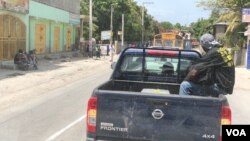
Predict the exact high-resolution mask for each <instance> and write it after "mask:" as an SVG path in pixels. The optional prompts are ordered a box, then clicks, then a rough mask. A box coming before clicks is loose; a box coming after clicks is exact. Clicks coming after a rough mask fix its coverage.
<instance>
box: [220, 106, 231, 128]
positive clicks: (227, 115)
mask: <svg viewBox="0 0 250 141" xmlns="http://www.w3.org/2000/svg"><path fill="white" fill-rule="evenodd" d="M221 112H222V113H221V125H230V124H231V122H232V115H231V109H230V107H229V106H223V107H222V111H221Z"/></svg>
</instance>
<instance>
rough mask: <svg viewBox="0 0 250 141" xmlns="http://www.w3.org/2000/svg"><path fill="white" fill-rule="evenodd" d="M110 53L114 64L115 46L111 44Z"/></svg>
mask: <svg viewBox="0 0 250 141" xmlns="http://www.w3.org/2000/svg"><path fill="white" fill-rule="evenodd" d="M109 51H110V55H111V56H110V62H111V63H112V62H113V58H114V55H115V47H114V45H113V44H110V46H109Z"/></svg>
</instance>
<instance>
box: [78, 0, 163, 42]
mask: <svg viewBox="0 0 250 141" xmlns="http://www.w3.org/2000/svg"><path fill="white" fill-rule="evenodd" d="M92 1H93V16H94V17H96V18H97V21H95V22H94V25H95V27H96V28H95V29H96V30H95V31H94V32H93V37H95V38H97V40H100V35H101V31H105V30H110V23H111V6H112V7H113V9H114V11H113V33H114V34H113V38H114V39H115V40H120V36H119V35H118V31H121V30H122V14H124V15H125V16H124V19H125V25H124V28H125V29H124V31H125V33H124V38H125V40H126V41H140V40H141V34H142V30H143V27H142V16H141V15H142V13H141V8H142V7H141V6H139V5H138V4H137V3H136V2H135V1H134V0H108V1H107V0H92ZM81 14H83V15H89V0H81ZM86 24H88V23H86ZM86 24H85V28H84V31H85V34H84V36H85V38H88V37H87V36H88V27H86ZM158 27H159V26H158V22H157V21H156V20H154V18H153V17H152V16H150V15H149V14H147V10H145V14H144V29H145V30H144V31H145V34H144V35H145V39H146V40H152V38H153V35H155V34H157V33H156V32H157V31H159V30H158Z"/></svg>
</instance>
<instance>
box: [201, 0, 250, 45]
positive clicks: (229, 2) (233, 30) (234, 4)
mask: <svg viewBox="0 0 250 141" xmlns="http://www.w3.org/2000/svg"><path fill="white" fill-rule="evenodd" d="M199 6H202V7H204V8H205V9H211V10H213V11H214V12H215V13H212V14H214V15H216V16H217V17H211V18H213V20H214V22H227V23H228V28H227V31H226V38H225V39H226V42H227V44H228V45H230V46H232V47H235V46H243V44H242V43H244V42H242V38H244V37H243V35H240V34H238V32H240V31H244V30H242V29H243V27H244V26H245V25H244V23H241V22H240V21H241V9H242V8H243V7H246V6H250V1H249V0H200V1H199Z"/></svg>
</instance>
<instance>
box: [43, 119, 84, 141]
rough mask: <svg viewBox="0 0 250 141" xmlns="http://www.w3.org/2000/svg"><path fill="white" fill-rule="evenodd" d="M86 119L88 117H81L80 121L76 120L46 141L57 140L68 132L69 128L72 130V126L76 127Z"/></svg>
mask: <svg viewBox="0 0 250 141" xmlns="http://www.w3.org/2000/svg"><path fill="white" fill-rule="evenodd" d="M85 118H86V115H84V116H82V117H80V118H79V119H77V120H75V121H74V122H72V123H70V124H69V125H68V126H66V127H65V128H63V129H61V130H60V131H58V132H56V133H55V134H53V135H52V136H50V137H49V138H48V139H47V140H45V141H53V140H54V139H56V138H57V137H58V136H60V135H61V134H62V133H63V132H65V131H66V130H68V129H69V128H71V127H72V126H74V125H75V124H77V123H78V122H81V121H82V120H83V119H85Z"/></svg>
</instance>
